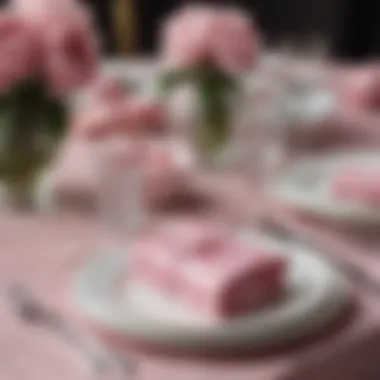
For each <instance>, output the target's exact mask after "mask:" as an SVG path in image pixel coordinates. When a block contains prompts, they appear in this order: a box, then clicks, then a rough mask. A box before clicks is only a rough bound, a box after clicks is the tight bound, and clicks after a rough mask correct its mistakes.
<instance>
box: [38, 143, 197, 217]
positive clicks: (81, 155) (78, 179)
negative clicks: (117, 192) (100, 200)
mask: <svg viewBox="0 0 380 380" xmlns="http://www.w3.org/2000/svg"><path fill="white" fill-rule="evenodd" d="M144 155H145V158H144V160H143V163H142V164H141V165H142V166H141V167H142V170H143V172H144V184H143V187H144V189H145V195H146V197H147V200H148V201H149V202H150V203H152V204H157V203H160V202H166V201H168V199H170V197H172V196H175V195H176V194H179V193H181V192H185V191H186V189H188V188H189V187H190V185H189V183H190V180H189V178H190V176H191V170H192V161H191V156H190V155H189V154H188V152H187V151H186V149H185V147H184V146H183V145H181V144H179V143H178V144H177V143H176V142H173V143H171V144H166V143H162V144H160V143H157V142H150V143H148V145H147V148H146V150H145V153H144ZM98 175H99V165H98V164H97V162H96V160H95V159H94V151H93V146H92V145H91V144H90V143H87V142H85V141H83V140H77V139H68V140H67V141H66V142H65V143H64V144H63V146H62V148H61V150H60V151H59V154H58V156H57V160H56V162H54V163H53V165H52V166H51V167H50V168H49V169H48V170H47V171H46V172H45V173H44V174H43V175H42V177H41V180H40V182H39V186H38V188H37V201H38V204H39V206H40V208H42V209H54V208H62V207H63V208H65V207H69V208H77V209H79V210H91V211H93V210H94V209H95V208H96V203H97V187H98Z"/></svg>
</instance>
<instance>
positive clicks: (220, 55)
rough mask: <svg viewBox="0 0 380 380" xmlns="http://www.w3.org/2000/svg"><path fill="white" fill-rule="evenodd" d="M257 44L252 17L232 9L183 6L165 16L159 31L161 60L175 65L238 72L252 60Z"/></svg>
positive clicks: (245, 67)
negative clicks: (160, 31) (210, 65)
mask: <svg viewBox="0 0 380 380" xmlns="http://www.w3.org/2000/svg"><path fill="white" fill-rule="evenodd" d="M259 45H260V44H259V38H258V35H257V33H256V31H255V27H254V25H253V23H252V21H251V20H249V19H248V17H247V16H246V15H245V14H244V13H243V12H240V11H237V10H234V9H224V8H212V7H208V6H187V7H184V8H183V9H180V10H179V11H177V12H175V13H174V14H173V15H172V16H171V17H170V18H169V19H168V20H167V22H166V23H165V25H164V29H163V33H162V50H163V56H164V57H163V58H164V61H165V62H166V64H167V65H168V67H170V68H175V69H188V68H194V67H198V66H201V65H203V64H213V65H215V66H216V67H217V68H219V69H220V70H222V71H226V72H228V73H232V74H238V73H240V72H241V71H243V70H246V69H249V68H251V67H252V66H253V65H254V64H255V63H256V61H257V59H258V56H259Z"/></svg>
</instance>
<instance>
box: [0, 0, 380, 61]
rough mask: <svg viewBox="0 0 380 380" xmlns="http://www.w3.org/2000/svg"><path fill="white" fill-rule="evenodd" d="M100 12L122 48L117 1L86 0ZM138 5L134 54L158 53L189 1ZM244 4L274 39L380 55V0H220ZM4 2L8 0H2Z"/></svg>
mask: <svg viewBox="0 0 380 380" xmlns="http://www.w3.org/2000/svg"><path fill="white" fill-rule="evenodd" d="M83 1H84V2H85V3H87V4H88V5H89V6H90V7H91V8H92V9H93V10H94V12H95V15H96V21H97V24H98V27H99V29H100V31H101V34H102V38H103V42H104V44H103V45H104V50H105V52H106V53H107V54H109V55H115V54H117V53H118V51H117V49H116V44H115V31H114V29H115V28H114V26H113V21H112V16H111V7H112V4H113V2H114V1H115V0H83ZM132 1H134V5H135V7H136V10H135V11H136V19H137V23H136V24H137V26H136V29H137V30H136V35H137V36H138V41H137V47H136V49H135V51H134V52H133V53H137V54H149V53H152V52H154V50H155V48H156V42H157V38H156V37H157V29H158V26H159V23H160V21H161V20H162V18H163V17H164V16H165V15H166V14H167V13H168V12H170V11H171V10H172V9H174V8H175V7H177V6H179V5H180V4H182V3H190V2H191V1H189V0H188V1H186V0H132ZM207 2H208V3H210V2H211V3H212V2H214V3H217V4H221V3H226V4H232V5H239V6H242V7H244V8H245V9H246V10H247V11H248V12H250V13H251V14H252V15H255V18H256V19H257V20H258V23H259V25H260V27H261V29H262V30H263V34H264V35H265V37H266V38H267V39H268V40H269V42H276V41H279V40H280V39H281V38H282V37H284V36H288V37H291V38H301V37H302V36H309V35H316V34H318V35H325V36H326V37H327V38H328V39H329V41H330V42H331V50H332V52H333V54H334V56H336V57H340V58H345V59H350V60H364V59H368V58H379V57H380V0H236V1H229V2H227V1H225V0H214V1H207ZM0 3H3V4H4V3H5V1H4V0H0Z"/></svg>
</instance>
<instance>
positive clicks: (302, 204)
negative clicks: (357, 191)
mask: <svg viewBox="0 0 380 380" xmlns="http://www.w3.org/2000/svg"><path fill="white" fill-rule="evenodd" d="M358 160H361V161H362V162H365V163H367V162H369V161H372V162H378V164H379V165H380V151H360V150H359V151H358V150H357V151H355V150H354V151H352V152H343V153H329V154H318V155H313V156H308V157H303V158H300V159H298V160H297V161H295V162H293V163H292V164H291V165H290V166H289V167H288V168H287V169H285V170H284V171H283V172H282V173H281V174H280V176H279V177H278V178H276V179H275V180H274V181H273V182H272V183H270V184H269V189H268V190H269V192H270V194H271V196H274V198H275V199H277V200H278V201H280V202H281V203H283V204H284V205H285V206H290V207H291V208H292V209H294V210H296V211H300V212H302V213H305V214H309V215H311V216H315V217H318V218H320V219H324V220H329V221H332V222H334V223H340V224H344V225H363V226H370V225H376V226H377V225H380V207H379V208H378V209H374V208H373V207H370V206H366V205H361V204H358V203H354V202H350V201H343V200H339V199H338V198H335V197H333V196H331V195H329V193H328V191H327V175H328V174H327V172H328V171H329V170H334V168H336V167H337V166H338V165H341V164H342V163H345V164H347V162H350V161H351V163H355V162H358ZM331 164H332V165H331ZM328 166H330V167H329V168H328ZM317 170H319V171H322V172H324V173H326V174H327V175H323V174H322V175H321V174H318V173H315V172H316V171H317ZM300 172H303V173H307V177H308V178H307V179H305V178H303V179H301V178H300V176H299V173H300ZM321 177H325V178H322V181H326V183H325V184H324V183H323V182H322V185H326V188H325V189H324V190H325V191H324V190H323V186H321V183H320V180H321ZM309 181H310V183H308V182H309ZM313 182H315V183H318V185H317V186H313V185H312V183H313ZM308 186H309V188H308Z"/></svg>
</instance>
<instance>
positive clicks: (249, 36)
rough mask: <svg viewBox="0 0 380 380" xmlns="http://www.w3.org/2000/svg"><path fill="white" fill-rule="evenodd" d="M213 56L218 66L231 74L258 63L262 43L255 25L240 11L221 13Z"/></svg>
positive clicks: (215, 27)
mask: <svg viewBox="0 0 380 380" xmlns="http://www.w3.org/2000/svg"><path fill="white" fill-rule="evenodd" d="M213 35H214V37H213V38H214V41H213V43H212V52H213V53H212V54H213V56H214V60H215V63H216V66H217V67H219V68H220V69H222V71H224V72H227V73H230V74H239V72H241V71H244V70H247V69H250V68H251V67H252V65H253V64H254V62H256V61H257V59H258V56H259V51H260V43H259V39H258V37H257V33H256V31H255V29H254V26H253V23H252V22H251V20H249V19H248V17H247V16H246V15H245V14H244V13H243V12H240V11H236V10H230V11H227V10H225V11H223V12H222V11H221V12H220V14H219V15H218V17H217V18H216V20H215V25H214V31H213Z"/></svg>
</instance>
